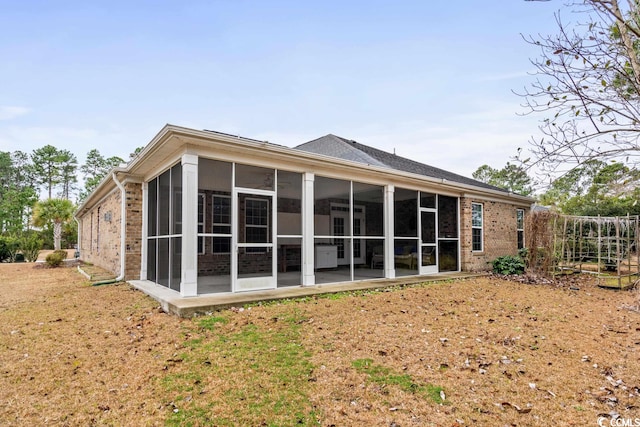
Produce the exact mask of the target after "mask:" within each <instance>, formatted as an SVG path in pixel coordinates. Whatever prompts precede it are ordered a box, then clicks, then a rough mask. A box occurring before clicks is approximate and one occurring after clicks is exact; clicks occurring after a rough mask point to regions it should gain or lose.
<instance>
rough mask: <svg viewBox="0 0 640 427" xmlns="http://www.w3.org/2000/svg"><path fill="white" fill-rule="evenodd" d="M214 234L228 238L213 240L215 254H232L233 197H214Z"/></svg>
mask: <svg viewBox="0 0 640 427" xmlns="http://www.w3.org/2000/svg"><path fill="white" fill-rule="evenodd" d="M213 233H214V234H223V235H225V236H224V237H226V238H216V237H214V239H213V253H214V254H228V253H231V239H230V237H231V197H229V196H220V195H214V196H213Z"/></svg>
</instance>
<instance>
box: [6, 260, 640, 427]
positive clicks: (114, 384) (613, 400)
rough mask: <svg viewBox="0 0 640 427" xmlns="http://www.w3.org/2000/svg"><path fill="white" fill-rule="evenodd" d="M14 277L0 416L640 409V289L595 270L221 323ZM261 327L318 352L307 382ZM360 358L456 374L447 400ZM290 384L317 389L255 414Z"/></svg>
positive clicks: (37, 278)
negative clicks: (591, 276) (638, 308)
mask: <svg viewBox="0 0 640 427" xmlns="http://www.w3.org/2000/svg"><path fill="white" fill-rule="evenodd" d="M0 286H1V288H2V289H1V292H0V346H1V348H2V351H0V366H2V370H1V372H2V375H1V376H0V424H2V425H44V424H49V425H73V426H75V425H92V424H99V425H103V424H112V425H163V424H165V423H167V422H169V423H170V421H171V420H176V418H175V416H176V413H178V414H181V413H185V414H196V410H203V408H207V409H206V410H208V411H209V412H210V413H209V414H208V415H207V416H206V417H200V418H198V417H194V418H193V420H195V421H193V425H204V424H205V423H204V422H203V421H201V420H205V419H209V420H211V419H217V420H227V421H229V423H232V422H233V420H234V419H235V420H242V422H241V424H243V425H270V424H272V425H296V424H297V423H298V420H301V419H303V418H304V420H305V421H304V422H302V424H307V425H313V422H312V421H311V420H312V419H313V418H314V417H315V418H317V419H318V420H319V424H320V425H322V426H330V425H336V426H342V425H372V426H379V425H383V426H384V425H387V426H390V425H399V426H411V425H416V426H418V425H420V426H423V425H426V426H428V425H438V426H455V425H531V426H538V425H539V426H548V425H558V426H564V425H595V423H596V420H597V417H598V416H599V414H609V413H613V412H615V413H617V414H619V415H620V416H622V417H627V418H628V417H632V416H638V413H639V412H640V409H639V408H640V389H639V387H640V370H638V366H640V351H638V350H640V315H639V314H638V313H636V312H633V311H629V310H625V309H622V308H621V307H622V306H623V305H625V304H627V305H630V304H633V303H634V302H635V296H634V294H633V293H631V292H616V291H610V290H604V289H599V288H597V287H595V286H593V285H590V284H589V283H586V282H585V283H581V284H580V286H579V288H580V290H572V289H571V288H575V286H554V285H538V284H523V283H516V282H512V281H507V280H504V279H501V278H496V277H488V278H482V279H474V280H469V281H458V282H450V283H441V284H435V285H428V286H424V287H411V288H405V289H397V288H396V289H392V290H387V291H380V292H370V293H357V294H342V295H339V296H338V297H335V296H334V297H331V298H329V297H326V298H313V299H310V300H307V301H295V302H283V303H279V304H266V305H264V306H255V307H251V308H250V309H245V310H232V311H225V312H222V313H216V314H215V316H217V317H219V318H220V320H221V321H220V323H214V324H213V326H212V328H210V329H207V328H204V327H203V325H208V323H203V322H207V321H208V320H212V321H215V320H216V319H214V318H204V319H203V318H198V319H193V320H184V319H178V318H176V317H173V316H169V315H166V314H164V313H162V312H160V311H159V310H158V307H157V304H156V303H155V302H154V301H152V300H151V299H149V298H147V297H146V296H144V295H142V294H141V293H139V292H137V291H133V290H131V289H130V288H129V287H128V286H127V285H124V284H122V285H115V286H113V285H110V286H103V287H89V286H87V284H86V282H84V278H83V277H82V276H80V275H79V274H78V273H77V272H75V271H74V270H73V269H54V270H50V269H49V270H43V269H33V268H32V266H30V265H28V264H21V265H8V264H2V265H0ZM336 298H337V299H336ZM283 319H289V320H287V321H283ZM248 327H251V328H252V329H251V330H255V331H256V334H258V335H257V336H261V337H274V340H275V337H276V334H280V335H282V334H284V335H282V336H284V337H285V339H286V340H289V343H288V344H289V345H293V346H296V348H302V349H304V350H305V351H304V352H301V353H300V355H299V357H300V358H308V360H309V362H310V363H311V366H312V371H310V372H309V373H308V378H301V381H297V382H295V385H294V386H291V385H290V384H289V383H282V382H280V381H279V380H278V379H277V378H276V379H274V378H270V377H269V372H270V370H269V368H270V366H268V365H269V364H274V365H275V364H276V363H277V361H275V360H273V359H272V358H269V357H268V356H269V354H268V353H270V352H278V351H280V350H281V349H277V348H275V346H276V345H277V344H276V343H275V342H274V344H271V345H255V349H254V351H253V353H251V352H249V353H247V350H251V348H245V349H244V350H243V352H241V353H238V352H236V350H234V349H236V348H237V347H241V346H243V345H246V341H241V340H240V339H239V338H238V337H240V336H241V334H242V333H246V331H247V330H248V329H247V328H248ZM293 328H295V331H294V332H295V333H290V332H291V331H293ZM260 334H261V335H260ZM280 335H279V336H280ZM225 340H227V341H228V343H229V344H228V345H229V351H228V352H224V351H221V350H220V348H219V345H220V343H222V342H225ZM272 346H274V347H272ZM207 351H208V352H207ZM239 355H242V358H240V357H237V356H239ZM205 357H206V359H205ZM234 357H237V358H235V359H234ZM249 359H252V360H253V361H252V360H249ZM363 359H371V360H372V363H373V364H374V365H375V366H380V367H383V368H384V369H386V370H387V371H388V372H390V373H392V374H393V375H397V376H400V375H407V376H408V377H407V378H410V379H411V381H412V382H414V383H415V384H417V385H418V386H425V385H427V384H429V385H434V386H440V387H443V390H444V396H445V401H444V404H437V403H435V402H434V401H433V400H432V399H430V398H428V397H426V396H425V395H424V394H420V393H417V392H412V391H411V390H408V389H404V388H402V387H399V386H398V385H397V384H393V383H391V382H390V383H389V384H384V383H381V382H380V381H374V380H373V378H372V376H371V375H368V374H367V373H366V372H364V371H362V370H359V369H356V368H355V367H354V362H355V361H358V360H363ZM255 361H259V362H262V364H260V363H258V364H256V363H255ZM265 361H267V362H268V363H266V364H265ZM204 372H206V373H204ZM216 373H218V374H216ZM300 375H301V376H302V374H300ZM305 375H306V374H305ZM176 378H181V379H183V380H184V381H183V383H179V382H177V381H174V380H175V379H176ZM172 381H173V382H172ZM189 384H190V387H189V388H186V387H185V386H186V385H189ZM243 387H244V388H246V389H247V390H240V391H238V389H241V388H243ZM291 387H294V388H295V389H296V390H295V393H296V394H294V395H292V398H296V396H299V395H301V396H304V399H303V401H301V402H300V403H299V404H298V410H297V411H293V410H292V411H290V412H289V413H284V414H282V413H278V412H277V406H278V405H273V404H264V405H263V406H257V409H258V412H257V413H255V411H256V404H258V403H260V402H263V401H264V402H270V401H269V400H268V399H269V398H274V397H277V396H289V395H287V394H285V393H291ZM287 390H288V391H287ZM240 392H242V393H244V394H243V396H244V397H243V398H242V399H244V400H241V399H238V398H237V396H238V395H239V393H240ZM229 396H230V397H231V398H232V399H231V400H229V399H228V397H229ZM207 405H208V406H207ZM176 411H178V412H176ZM190 411H191V412H190ZM252 411H254V412H252ZM301 412H302V413H305V414H306V415H308V416H307V417H306V418H305V417H301V416H300V413H301ZM199 420H200V421H199ZM209 424H211V425H222V424H224V423H222V422H219V423H217V424H216V423H215V422H210V423H209Z"/></svg>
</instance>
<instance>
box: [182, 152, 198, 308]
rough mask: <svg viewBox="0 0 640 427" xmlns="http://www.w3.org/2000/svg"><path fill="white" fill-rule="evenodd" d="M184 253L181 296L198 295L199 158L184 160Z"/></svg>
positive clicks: (190, 156) (185, 158)
mask: <svg viewBox="0 0 640 427" xmlns="http://www.w3.org/2000/svg"><path fill="white" fill-rule="evenodd" d="M181 163H182V230H181V231H182V253H181V257H182V258H181V271H180V295H181V296H183V297H192V296H197V295H198V240H197V239H198V156H195V155H193V154H183V155H182V159H181Z"/></svg>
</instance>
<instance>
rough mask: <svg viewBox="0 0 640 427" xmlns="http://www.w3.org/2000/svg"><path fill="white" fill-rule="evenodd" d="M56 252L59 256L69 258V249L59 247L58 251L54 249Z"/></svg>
mask: <svg viewBox="0 0 640 427" xmlns="http://www.w3.org/2000/svg"><path fill="white" fill-rule="evenodd" d="M53 253H54V254H58V256H59V257H60V258H62V259H63V260H64V259H67V251H65V250H64V249H58V250H57V251H53Z"/></svg>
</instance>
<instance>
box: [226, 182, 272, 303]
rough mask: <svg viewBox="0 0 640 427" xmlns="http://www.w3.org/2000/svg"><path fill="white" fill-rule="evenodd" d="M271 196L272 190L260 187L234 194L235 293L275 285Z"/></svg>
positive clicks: (268, 287)
mask: <svg viewBox="0 0 640 427" xmlns="http://www.w3.org/2000/svg"><path fill="white" fill-rule="evenodd" d="M273 199H274V195H273V192H269V191H260V190H255V191H251V192H237V193H236V196H235V197H234V202H235V205H236V206H235V207H234V209H233V212H237V214H236V215H235V218H234V220H235V221H236V223H235V224H234V225H235V227H234V230H235V232H234V242H235V249H236V250H235V253H236V257H235V260H234V261H235V266H233V268H232V270H234V271H235V280H234V287H233V288H234V291H235V292H238V291H255V290H260V289H274V288H275V287H276V277H275V271H276V268H275V267H276V257H275V252H274V243H273V242H274V232H275V230H274V217H275V206H274V204H273Z"/></svg>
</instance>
